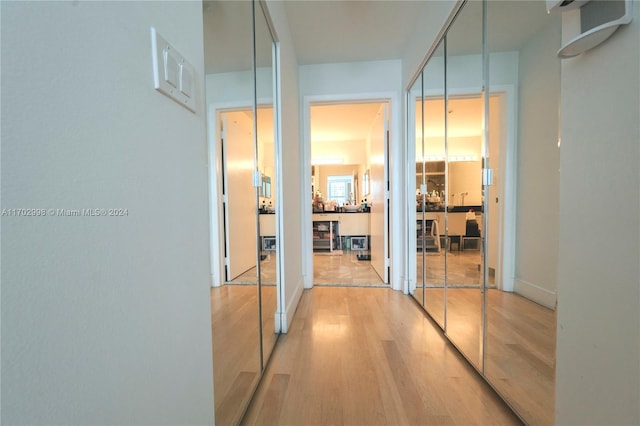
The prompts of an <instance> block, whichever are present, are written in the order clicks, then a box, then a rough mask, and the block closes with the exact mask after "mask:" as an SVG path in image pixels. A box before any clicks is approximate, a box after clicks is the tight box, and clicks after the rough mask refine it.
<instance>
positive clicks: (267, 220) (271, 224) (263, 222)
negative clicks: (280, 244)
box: [259, 214, 276, 237]
mask: <svg viewBox="0 0 640 426" xmlns="http://www.w3.org/2000/svg"><path fill="white" fill-rule="evenodd" d="M259 220H260V236H261V237H262V236H269V237H275V235H276V215H275V214H261V215H260V216H259Z"/></svg>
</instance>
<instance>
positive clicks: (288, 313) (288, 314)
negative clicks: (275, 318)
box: [276, 279, 304, 333]
mask: <svg viewBox="0 0 640 426" xmlns="http://www.w3.org/2000/svg"><path fill="white" fill-rule="evenodd" d="M303 290H304V285H303V282H302V279H300V280H298V283H297V284H296V289H295V292H294V293H293V296H292V297H291V300H289V303H287V306H286V307H285V310H284V312H283V313H282V315H281V320H280V321H281V322H280V324H279V325H280V332H281V333H287V331H288V330H289V327H291V322H292V321H293V316H294V315H295V313H296V309H297V308H298V303H299V302H300V298H301V297H302V291H303ZM276 324H278V323H277V322H276Z"/></svg>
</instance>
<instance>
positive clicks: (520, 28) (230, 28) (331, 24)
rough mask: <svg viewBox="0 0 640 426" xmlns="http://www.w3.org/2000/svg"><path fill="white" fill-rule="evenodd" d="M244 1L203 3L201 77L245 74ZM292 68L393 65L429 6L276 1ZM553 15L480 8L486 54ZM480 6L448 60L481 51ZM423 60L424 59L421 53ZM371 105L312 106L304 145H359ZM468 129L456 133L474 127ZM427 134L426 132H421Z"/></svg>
mask: <svg viewBox="0 0 640 426" xmlns="http://www.w3.org/2000/svg"><path fill="white" fill-rule="evenodd" d="M250 4H251V3H250V2H248V1H218V0H215V1H209V0H207V1H205V6H204V16H205V21H204V26H205V68H206V70H207V72H208V73H211V72H226V71H233V70H248V69H250V67H251V60H250V56H249V55H250V53H248V52H250V51H251V33H250V27H248V26H247V22H250V16H251V9H250ZM284 6H285V11H286V14H287V20H288V23H289V27H290V31H291V36H292V39H293V40H294V44H295V49H296V54H297V57H298V63H299V64H300V65H306V64H318V63H335V62H353V61H372V60H383V59H400V58H401V57H402V56H403V54H404V49H405V46H407V44H408V42H409V39H410V37H411V36H412V34H413V32H414V30H415V27H416V25H418V22H417V19H418V17H419V16H423V14H424V12H425V8H428V7H429V1H405V0H382V1H377V0H296V1H293V0H287V1H285V2H284ZM558 15H559V14H552V15H548V14H547V13H546V10H545V2H544V1H543V0H508V1H499V0H492V1H489V2H488V16H489V17H488V23H489V31H488V45H489V49H490V51H508V50H517V49H519V48H520V47H521V46H522V44H523V43H525V42H526V41H527V40H528V39H530V38H531V36H532V35H533V34H535V33H536V32H537V31H540V30H541V29H542V28H543V27H544V26H545V25H548V24H549V23H550V22H551V21H552V20H554V19H559V16H558ZM479 16H481V2H479V1H475V0H470V1H469V2H468V3H467V5H466V6H465V8H464V9H463V10H462V12H461V13H460V15H459V16H458V18H457V19H456V21H455V22H454V25H453V27H452V29H451V30H450V31H449V33H448V37H449V43H448V48H449V51H450V52H451V53H453V54H467V53H478V52H479V49H480V48H481V40H482V38H481V35H482V33H481V28H482V27H481V21H480V19H479ZM425 54H426V52H425ZM377 108H378V107H377V106H375V104H356V105H351V106H347V105H339V106H335V107H334V109H332V108H330V107H328V106H322V107H314V111H313V112H312V114H313V116H312V141H322V140H335V139H336V138H343V139H342V140H345V141H346V140H363V139H365V138H366V137H367V135H368V132H369V129H370V126H371V123H372V122H373V119H374V118H375V115H376V113H377ZM469 117H472V118H470V120H472V121H473V122H470V123H463V122H462V114H460V118H459V119H460V126H461V127H463V128H465V129H468V131H469V132H470V129H471V128H472V127H473V126H476V127H477V123H476V121H477V120H476V115H475V114H469ZM426 130H427V132H429V129H426Z"/></svg>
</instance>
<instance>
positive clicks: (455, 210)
mask: <svg viewBox="0 0 640 426" xmlns="http://www.w3.org/2000/svg"><path fill="white" fill-rule="evenodd" d="M469 209H473V211H474V212H480V213H482V206H454V207H451V208H450V209H449V213H466V212H468V211H469ZM424 211H425V213H444V208H439V209H438V208H429V206H426V209H425V210H424ZM416 212H422V209H421V208H420V207H419V206H416Z"/></svg>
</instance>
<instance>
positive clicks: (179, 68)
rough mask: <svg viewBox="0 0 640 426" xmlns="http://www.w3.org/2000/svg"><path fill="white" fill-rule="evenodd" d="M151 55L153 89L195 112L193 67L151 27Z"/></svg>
mask: <svg viewBox="0 0 640 426" xmlns="http://www.w3.org/2000/svg"><path fill="white" fill-rule="evenodd" d="M151 54H152V58H153V87H154V88H155V89H156V90H157V91H159V92H160V93H163V94H165V95H167V96H168V97H170V98H171V99H173V100H174V101H176V102H177V103H179V104H180V105H182V106H183V107H185V108H187V109H188V110H190V111H193V112H196V103H195V96H194V94H195V89H194V86H195V69H194V68H193V65H191V64H190V63H189V62H188V61H187V60H186V59H185V58H184V56H182V55H181V54H180V52H178V51H177V50H176V48H175V47H173V46H172V45H171V44H169V42H167V40H165V39H164V38H163V37H162V36H161V35H160V34H158V32H157V31H156V29H155V28H153V27H151Z"/></svg>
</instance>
